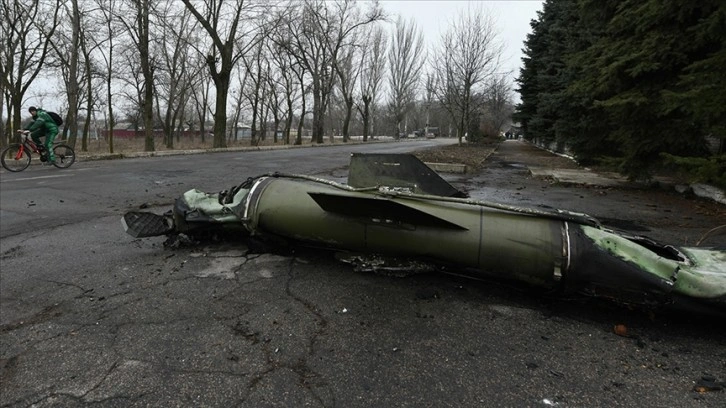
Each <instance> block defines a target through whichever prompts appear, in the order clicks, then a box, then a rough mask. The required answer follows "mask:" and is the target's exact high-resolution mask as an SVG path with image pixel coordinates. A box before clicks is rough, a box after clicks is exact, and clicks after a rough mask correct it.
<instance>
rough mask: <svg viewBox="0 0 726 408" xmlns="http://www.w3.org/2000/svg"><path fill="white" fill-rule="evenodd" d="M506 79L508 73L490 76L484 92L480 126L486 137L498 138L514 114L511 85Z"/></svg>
mask: <svg viewBox="0 0 726 408" xmlns="http://www.w3.org/2000/svg"><path fill="white" fill-rule="evenodd" d="M508 78H509V75H508V73H504V74H495V75H492V76H491V78H489V81H488V83H487V85H486V88H485V90H484V95H483V98H484V107H483V109H482V116H483V118H482V123H481V126H482V128H483V129H482V130H483V131H484V134H485V135H486V136H491V137H496V136H499V133H500V132H501V130H502V127H504V125H505V124H506V123H507V121H509V120H510V119H511V117H512V113H513V112H514V103H513V101H512V84H511V83H510V82H509V80H508Z"/></svg>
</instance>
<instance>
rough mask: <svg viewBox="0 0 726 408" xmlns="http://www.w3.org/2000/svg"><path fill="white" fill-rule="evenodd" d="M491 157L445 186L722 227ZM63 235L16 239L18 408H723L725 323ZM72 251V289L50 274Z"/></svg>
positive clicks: (5, 351)
mask: <svg viewBox="0 0 726 408" xmlns="http://www.w3.org/2000/svg"><path fill="white" fill-rule="evenodd" d="M510 149H511V150H510ZM545 161H547V160H545ZM549 161H550V162H553V163H554V162H555V159H553V158H551V159H550V160H549ZM487 162H488V163H490V164H489V165H487V166H485V168H484V169H483V170H482V171H481V172H479V173H477V174H474V175H451V176H447V178H448V179H449V180H450V181H451V182H452V183H453V184H455V185H457V186H460V187H462V188H464V189H466V190H468V191H469V193H470V194H472V196H473V197H474V198H480V199H483V198H487V199H491V200H492V201H500V202H507V203H518V204H523V205H535V206H543V205H544V206H559V207H561V208H567V209H571V210H582V211H585V210H587V212H589V213H591V214H592V215H595V216H600V217H604V218H606V220H607V222H609V223H611V224H612V225H618V226H620V227H624V228H626V229H627V228H630V230H631V231H640V232H641V233H644V234H646V235H649V236H652V237H653V238H656V239H661V240H667V241H669V242H672V243H674V244H679V245H680V244H683V243H684V242H685V243H693V242H695V241H696V240H698V239H699V237H702V235H703V233H704V232H705V231H707V230H708V229H709V228H711V227H712V226H716V225H717V224H718V223H719V222H721V223H723V218H721V217H722V216H723V212H722V211H723V209H722V208H721V207H719V204H715V203H709V202H706V201H703V200H700V199H695V198H692V197H691V198H689V197H683V196H681V195H677V194H675V193H672V192H666V191H661V190H656V191H654V190H639V189H633V188H619V187H607V188H604V187H596V186H587V185H562V184H558V183H553V182H552V180H548V179H546V178H545V179H543V178H535V177H532V176H531V173H530V172H528V171H527V167H528V166H534V164H532V163H529V164H528V162H527V159H526V158H523V157H522V151H521V150H517V145H515V144H508V143H504V144H503V145H502V146H500V148H498V149H497V151H495V152H494V153H493V154H492V156H491V157H490V159H488V161H487ZM336 172H337V170H336ZM336 174H337V173H336ZM199 187H202V188H203V187H204V186H199ZM212 191H214V190H212ZM167 199H168V198H167ZM159 201H162V200H159ZM154 209H157V208H154ZM158 209H159V210H161V209H162V208H160V207H159V208H158ZM666 210H667V211H666ZM685 214H688V215H685ZM606 224H607V223H606ZM89 231H93V233H92V234H91V233H89ZM54 232H55V235H54V237H55V239H57V241H56V242H48V240H47V239H46V238H45V237H44V236H43V234H41V233H40V232H38V233H33V232H29V233H24V234H16V235H11V236H6V237H4V238H3V239H2V250H1V251H0V262H1V265H2V268H1V269H2V271H1V272H0V277H1V279H0V293H1V294H2V299H1V303H0V305H1V306H2V308H1V309H0V318H1V319H0V322H1V324H0V406H3V407H29V406H33V407H50V406H53V407H55V406H71V407H75V406H78V407H85V406H98V407H115V406H123V407H137V406H138V407H141V406H144V407H148V406H164V407H178V406H185V407H186V406H195V407H304V406H310V407H489V406H503V407H538V406H542V407H546V406H558V407H585V406H586V407H617V406H640V407H723V406H726V391H724V389H723V388H724V387H723V382H724V381H726V335H725V334H726V324H724V323H725V322H723V321H714V320H707V319H697V318H693V317H692V316H681V315H672V314H670V313H663V312H661V311H648V310H642V309H638V308H632V307H625V306H622V305H617V304H613V303H611V302H607V301H597V300H592V299H586V298H578V297H571V298H567V299H562V298H557V297H550V296H546V295H543V294H540V293H532V292H530V291H528V290H526V289H524V288H521V287H518V286H515V285H509V284H504V283H499V282H492V281H478V280H471V279H466V278H462V277H457V276H451V275H444V274H439V273H429V272H427V273H420V274H413V275H410V276H406V277H399V276H394V275H386V274H373V273H364V272H357V271H356V270H355V268H353V267H351V266H350V265H348V264H346V263H342V262H340V261H338V260H337V259H336V258H335V256H334V254H331V253H328V252H323V251H317V250H313V249H301V248H287V249H285V250H284V251H277V252H274V253H267V252H260V251H259V250H258V249H257V248H254V247H253V248H249V247H248V246H247V245H246V244H245V243H243V242H235V241H210V242H199V243H182V244H181V245H179V246H176V247H172V248H169V247H165V246H164V238H162V237H159V238H149V239H133V238H131V237H129V236H127V235H126V234H124V233H123V231H122V230H121V227H120V223H119V216H118V215H117V214H114V215H105V216H101V217H99V218H93V219H87V220H85V221H77V222H74V223H68V224H67V225H60V226H58V227H56V228H55V229H54ZM64 236H65V237H74V239H73V244H72V246H69V245H68V244H67V243H65V242H64V241H63V238H62V237H64ZM99 237H103V238H102V239H99ZM713 239H714V240H715V242H716V243H717V244H720V243H722V242H723V237H715V238H713ZM37 248H45V250H44V254H43V255H42V256H38V257H36V256H35V254H34V251H37ZM69 253H70V254H71V256H72V257H73V258H74V263H73V265H72V267H71V266H68V265H66V264H64V266H63V267H64V268H65V270H64V272H65V273H64V274H59V273H58V272H59V271H57V270H54V268H55V267H56V266H54V264H53V262H52V261H51V260H52V259H61V257H64V256H68V254H69ZM36 259H38V260H37V261H36ZM99 259H100V262H101V265H102V266H103V267H102V268H101V269H99ZM618 325H620V326H619V327H621V328H620V329H618V330H615V327H616V326H618ZM623 328H624V329H623ZM623 330H625V331H623ZM704 383H705V384H710V385H712V386H713V387H712V388H708V389H706V388H698V385H699V384H701V385H703V384H704Z"/></svg>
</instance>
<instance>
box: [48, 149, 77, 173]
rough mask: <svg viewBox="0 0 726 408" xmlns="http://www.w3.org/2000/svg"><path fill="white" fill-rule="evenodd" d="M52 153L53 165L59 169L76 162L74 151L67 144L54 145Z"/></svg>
mask: <svg viewBox="0 0 726 408" xmlns="http://www.w3.org/2000/svg"><path fill="white" fill-rule="evenodd" d="M53 154H54V155H55V161H54V162H53V165H54V166H55V167H58V168H59V169H65V168H68V167H71V164H73V163H75V162H76V153H75V152H74V151H73V148H72V147H70V146H68V145H67V144H59V145H56V146H54V147H53Z"/></svg>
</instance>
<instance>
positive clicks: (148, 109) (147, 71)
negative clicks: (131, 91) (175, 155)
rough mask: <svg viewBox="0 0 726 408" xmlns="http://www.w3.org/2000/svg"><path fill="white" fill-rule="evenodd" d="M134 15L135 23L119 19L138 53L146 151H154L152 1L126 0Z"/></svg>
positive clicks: (126, 18)
mask: <svg viewBox="0 0 726 408" xmlns="http://www.w3.org/2000/svg"><path fill="white" fill-rule="evenodd" d="M126 1H127V2H128V3H129V4H130V5H131V9H132V10H133V13H131V15H132V16H133V18H134V19H133V21H132V20H128V17H127V16H126V15H123V14H121V15H120V16H119V18H120V19H121V21H122V22H123V24H124V26H126V29H127V30H128V32H129V34H130V36H131V40H132V41H133V43H134V46H135V47H136V50H137V51H138V62H139V66H140V68H141V74H142V78H143V82H142V83H141V84H142V88H141V91H142V92H141V93H140V95H139V96H140V98H139V106H140V108H141V114H142V118H143V122H144V150H145V151H147V152H152V151H154V109H153V103H154V71H155V70H156V62H155V61H153V59H152V57H151V54H150V52H149V43H150V40H151V37H150V22H149V16H150V15H151V2H152V0H126Z"/></svg>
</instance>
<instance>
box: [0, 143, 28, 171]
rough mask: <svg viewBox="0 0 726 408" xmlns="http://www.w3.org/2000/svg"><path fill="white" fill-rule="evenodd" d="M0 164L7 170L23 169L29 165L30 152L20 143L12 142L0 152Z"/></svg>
mask: <svg viewBox="0 0 726 408" xmlns="http://www.w3.org/2000/svg"><path fill="white" fill-rule="evenodd" d="M0 164H2V166H3V167H5V169H7V171H23V170H25V169H27V168H28V166H29V165H30V152H29V151H28V150H27V149H25V148H24V147H23V145H21V144H20V143H13V144H11V145H9V146H8V147H6V148H5V150H3V152H2V153H0Z"/></svg>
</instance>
